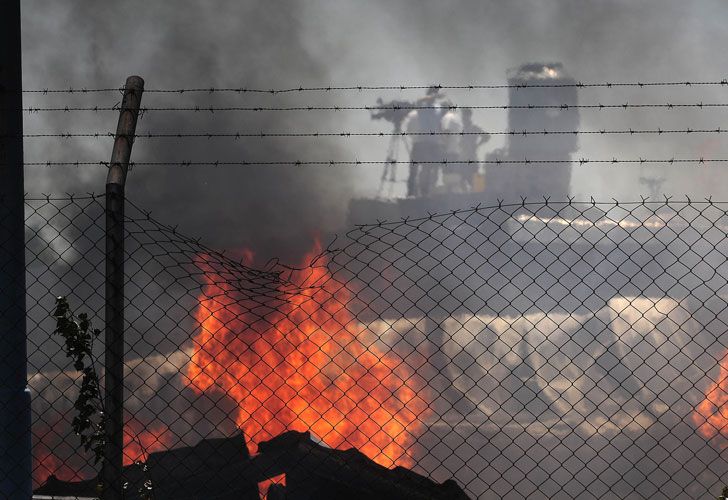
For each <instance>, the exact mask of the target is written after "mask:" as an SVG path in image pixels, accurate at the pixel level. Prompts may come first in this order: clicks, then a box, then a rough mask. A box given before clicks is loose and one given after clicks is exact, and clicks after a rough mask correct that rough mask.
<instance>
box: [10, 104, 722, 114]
mask: <svg viewBox="0 0 728 500" xmlns="http://www.w3.org/2000/svg"><path fill="white" fill-rule="evenodd" d="M725 107H728V103H702V102H698V103H677V104H675V103H653V104H649V103H645V104H640V103H638V104H630V103H627V102H625V103H622V104H602V103H598V104H551V105H541V104H520V105H516V104H505V105H499V104H493V105H456V104H450V105H440V106H438V105H427V106H426V105H415V104H413V105H387V106H286V107H275V106H207V105H205V106H182V107H142V108H140V110H139V111H140V113H148V112H150V111H165V112H168V111H184V112H186V111H192V112H196V113H200V112H202V113H204V112H209V113H217V112H225V111H248V112H267V111H401V110H420V109H423V110H424V109H438V110H449V111H457V110H462V109H483V110H486V109H493V110H497V109H500V110H508V109H523V110H537V109H560V110H569V109H599V110H603V109H623V110H626V109H644V108H652V109H659V108H664V109H677V108H696V109H709V108H725ZM0 111H17V109H10V108H3V109H0ZM22 111H23V112H25V113H29V114H35V113H40V112H65V113H70V112H78V111H93V112H101V111H119V107H118V106H86V107H83V106H82V107H73V106H61V107H45V108H42V107H27V108H22Z"/></svg>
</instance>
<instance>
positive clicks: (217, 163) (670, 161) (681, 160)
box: [0, 158, 728, 168]
mask: <svg viewBox="0 0 728 500" xmlns="http://www.w3.org/2000/svg"><path fill="white" fill-rule="evenodd" d="M410 163H411V162H410V161H407V160H384V161H380V160H327V161H324V160H320V161H319V160H312V161H303V160H279V161H256V160H252V161H193V160H179V161H141V162H130V163H129V166H130V168H133V167H137V166H179V167H199V166H207V167H227V166H266V165H267V166H326V165H328V166H338V165H343V166H346V165H409V164H410ZM417 163H419V164H431V165H541V164H553V165H556V164H577V165H587V164H610V165H619V164H640V165H643V164H665V165H673V164H696V165H702V164H708V163H728V158H664V159H650V158H638V159H634V158H632V159H618V158H612V159H590V158H579V159H573V160H538V159H536V160H532V159H529V158H524V159H522V160H501V159H492V160H447V159H443V160H431V161H419V162H417ZM0 165H2V166H7V165H8V164H7V163H0ZM23 166H25V167H83V166H100V167H108V166H109V162H108V161H45V162H26V163H23Z"/></svg>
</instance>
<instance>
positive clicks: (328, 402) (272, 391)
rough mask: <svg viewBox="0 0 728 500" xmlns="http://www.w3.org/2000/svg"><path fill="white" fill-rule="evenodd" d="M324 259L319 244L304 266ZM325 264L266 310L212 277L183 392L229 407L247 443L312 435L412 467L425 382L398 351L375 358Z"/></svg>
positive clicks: (304, 274) (302, 275)
mask: <svg viewBox="0 0 728 500" xmlns="http://www.w3.org/2000/svg"><path fill="white" fill-rule="evenodd" d="M320 253H321V248H320V246H319V245H318V243H317V244H316V247H315V248H314V249H313V250H312V252H311V253H310V254H309V255H308V256H306V257H305V260H304V262H313V261H314V260H315V259H316V256H317V255H319V254H320ZM325 264H326V262H323V261H322V259H319V261H318V262H317V264H316V265H315V266H311V267H307V268H304V269H302V270H300V271H295V273H294V274H295V276H293V277H292V278H293V281H296V282H298V283H300V284H301V289H300V291H297V292H293V293H291V294H290V295H289V296H288V297H287V298H286V300H285V301H283V302H281V303H280V304H276V305H275V307H271V308H270V309H269V310H266V309H265V308H263V307H260V306H259V305H256V304H250V303H246V302H245V301H244V300H240V298H239V297H238V296H237V294H236V290H235V289H234V286H233V285H232V284H231V283H229V282H228V281H225V280H221V279H216V277H215V276H214V273H213V272H212V271H210V273H208V275H207V276H206V280H207V285H206V286H205V288H204V289H203V292H202V295H201V296H200V298H199V303H200V305H199V307H198V309H197V310H196V312H195V316H196V318H197V321H198V322H199V325H200V329H199V332H198V334H197V336H196V337H195V338H194V352H193V354H192V359H191V361H190V363H189V364H188V366H187V371H186V374H185V375H186V377H187V381H188V382H187V383H188V384H189V386H190V387H191V388H192V389H193V390H194V391H196V392H197V393H203V392H206V391H211V392H221V393H224V394H226V395H227V396H228V397H229V398H231V399H232V400H234V401H235V403H236V404H237V411H236V414H235V416H234V418H235V422H236V424H237V426H238V427H239V428H240V429H241V430H242V431H243V433H244V434H245V435H246V436H247V437H248V438H249V439H250V441H251V444H259V443H261V442H262V441H264V440H267V439H271V438H272V437H273V436H276V435H278V434H280V433H282V432H284V431H287V430H301V431H308V430H310V431H311V432H313V433H314V434H315V435H316V436H318V437H320V438H321V440H322V441H323V442H324V443H325V444H326V445H327V446H330V447H332V448H342V447H344V448H348V447H352V446H353V447H355V448H357V449H359V450H361V452H363V453H364V454H365V455H366V456H368V457H369V458H371V459H372V460H374V461H375V462H377V463H379V464H381V465H383V466H386V467H391V466H394V465H404V466H410V465H412V464H413V460H412V456H411V451H410V448H411V446H412V445H413V444H414V442H415V440H416V437H417V435H418V434H419V433H420V431H421V427H422V426H423V424H422V421H423V417H424V416H426V415H427V413H428V404H427V402H426V401H425V400H423V399H422V398H421V395H420V394H422V390H423V389H424V388H425V387H426V385H427V383H426V381H425V380H423V379H421V378H419V377H417V375H416V374H415V370H414V368H413V367H412V366H411V365H409V364H407V363H405V362H404V360H403V359H401V358H400V357H399V356H398V355H397V354H396V353H395V352H391V351H389V352H385V351H380V349H379V348H378V346H377V345H375V344H374V339H372V338H370V337H372V334H371V332H367V331H366V328H365V327H364V326H363V325H362V324H361V323H359V322H358V321H357V320H356V318H355V317H354V314H353V313H352V312H351V311H350V310H349V309H348V308H347V305H349V304H350V303H351V301H352V299H353V293H352V291H351V290H349V289H347V288H346V286H345V284H343V283H341V282H340V281H338V280H336V279H335V278H334V277H333V276H332V274H331V273H330V271H329V270H328V269H327V267H326V265H325Z"/></svg>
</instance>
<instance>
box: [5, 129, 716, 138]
mask: <svg viewBox="0 0 728 500" xmlns="http://www.w3.org/2000/svg"><path fill="white" fill-rule="evenodd" d="M726 132H728V129H724V128H721V127H717V128H696V129H693V128H685V129H662V128H656V129H632V128H629V129H615V130H606V129H600V130H545V129H544V130H507V131H479V132H465V131H461V132H435V131H431V132H381V131H380V132H146V133H140V134H135V135H133V136H125V137H127V138H135V139H173V138H207V139H212V138H233V139H241V138H264V137H393V136H400V137H408V136H409V137H425V136H470V135H478V136H483V135H504V136H534V135H544V136H545V135H652V134H654V135H662V134H722V133H726ZM19 137H22V138H24V139H35V138H64V139H70V138H94V139H98V138H114V137H116V134H115V133H113V132H78V133H75V132H61V133H54V134H46V133H39V134H22V135H19V134H2V135H0V138H19Z"/></svg>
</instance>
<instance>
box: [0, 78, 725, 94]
mask: <svg viewBox="0 0 728 500" xmlns="http://www.w3.org/2000/svg"><path fill="white" fill-rule="evenodd" d="M697 86H728V79H727V78H724V79H722V80H704V81H700V80H698V81H690V80H685V81H669V82H668V81H664V82H654V81H653V82H640V81H635V82H603V83H583V82H580V81H576V82H574V81H570V82H568V83H566V82H563V83H528V84H526V83H517V84H470V85H442V84H435V83H431V84H428V85H421V84H420V85H350V86H312V87H304V86H298V87H289V88H278V89H275V88H269V89H264V88H248V87H192V88H178V89H161V88H160V89H145V90H144V93H146V94H148V93H171V94H184V93H192V92H208V93H211V94H212V93H222V92H234V93H238V94H243V93H255V94H286V93H295V92H332V91H360V92H361V91H371V90H426V89H431V88H435V89H438V90H488V89H528V88H568V87H575V88H614V87H639V88H645V87H647V88H649V87H697ZM123 90H124V88H123V87H107V88H95V89H89V88H84V87H82V88H73V87H69V88H65V89H60V88H57V89H49V88H44V89H27V90H26V89H23V90H18V89H4V90H0V92H18V91H20V92H22V93H24V94H61V93H63V94H87V93H104V92H123Z"/></svg>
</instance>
